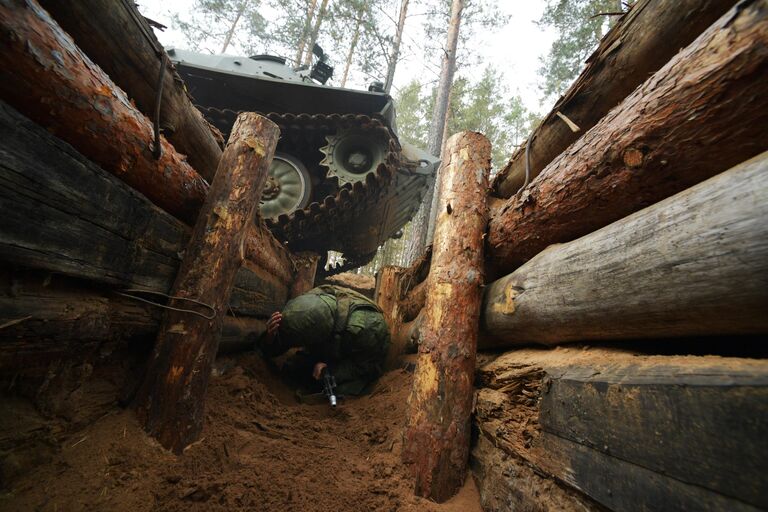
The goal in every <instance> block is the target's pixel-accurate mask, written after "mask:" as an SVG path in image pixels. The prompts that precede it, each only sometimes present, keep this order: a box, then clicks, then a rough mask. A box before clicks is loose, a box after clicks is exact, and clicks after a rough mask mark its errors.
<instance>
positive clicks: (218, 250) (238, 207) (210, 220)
mask: <svg viewBox="0 0 768 512" xmlns="http://www.w3.org/2000/svg"><path fill="white" fill-rule="evenodd" d="M279 135H280V131H279V129H278V128H277V125H275V124H274V123H272V122H271V121H269V120H268V119H267V118H265V117H262V116H259V115H258V114H254V113H244V114H240V116H238V118H237V121H235V125H234V126H233V127H232V134H231V135H230V138H229V142H228V144H227V148H226V149H225V150H224V155H223V156H222V158H221V161H220V163H219V168H218V170H217V171H216V178H215V179H214V181H213V184H212V186H211V190H210V192H209V193H208V197H207V199H206V201H205V204H204V206H203V209H202V211H201V212H200V217H199V219H198V222H197V223H196V224H195V230H194V231H193V233H192V239H191V240H190V242H189V245H188V247H187V249H186V251H185V254H184V260H183V262H182V265H181V268H180V269H179V274H178V276H177V277H176V282H175V283H174V286H173V290H172V292H171V295H174V296H177V297H184V298H187V299H193V300H197V301H200V302H202V303H205V304H208V305H209V306H210V308H211V310H212V312H213V314H214V315H215V316H214V317H213V318H207V317H203V316H192V315H190V314H188V313H184V312H181V311H174V310H167V311H166V312H165V315H164V317H163V322H162V324H161V326H160V332H159V334H158V337H157V342H156V345H155V349H154V351H153V355H152V358H151V360H150V363H149V366H148V369H147V374H146V376H145V379H144V383H143V384H142V387H141V389H140V390H139V393H138V396H137V402H136V411H137V413H138V416H139V418H140V421H141V422H142V423H143V424H144V428H145V429H146V430H147V431H148V432H149V433H150V434H151V435H152V436H154V437H156V438H157V439H158V441H160V443H161V444H162V445H163V446H165V447H166V448H168V449H170V450H173V451H174V452H175V453H181V452H182V450H183V449H184V448H185V447H186V446H188V445H189V444H190V443H192V442H194V441H196V440H197V438H198V437H199V435H200V431H201V430H202V428H203V411H204V405H203V404H204V398H205V392H206V389H207V387H208V378H209V376H210V373H211V364H212V363H213V359H214V357H215V356H216V351H217V349H218V339H219V336H220V334H221V327H222V322H223V317H224V315H226V311H227V309H226V308H227V304H228V303H229V294H230V291H231V290H232V285H233V284H234V281H235V275H236V273H237V270H238V268H239V267H240V261H241V258H238V254H239V253H240V251H241V247H243V243H244V239H245V233H246V226H248V225H249V224H250V223H251V222H252V219H253V216H254V213H255V212H256V208H257V207H258V204H259V198H260V197H261V192H262V189H263V188H264V183H265V181H266V178H267V172H268V170H269V165H270V164H271V162H272V156H273V155H274V151H275V147H276V146H277V139H278V137H279ZM171 303H172V305H174V306H176V307H184V306H187V305H188V303H186V302H182V301H179V300H174V301H172V302H171Z"/></svg>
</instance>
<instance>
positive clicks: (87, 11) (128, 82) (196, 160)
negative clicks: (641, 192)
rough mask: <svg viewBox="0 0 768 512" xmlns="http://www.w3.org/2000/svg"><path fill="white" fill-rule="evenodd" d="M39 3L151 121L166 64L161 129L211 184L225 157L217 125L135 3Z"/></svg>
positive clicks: (120, 0) (108, 0)
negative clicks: (197, 102) (202, 109)
mask: <svg viewBox="0 0 768 512" xmlns="http://www.w3.org/2000/svg"><path fill="white" fill-rule="evenodd" d="M40 3H41V4H42V6H43V7H44V8H45V9H47V10H48V12H50V13H51V14H52V15H53V17H54V18H55V19H56V22H57V23H58V24H59V25H61V27H62V28H63V29H64V30H65V31H67V33H68V34H69V35H70V36H72V38H73V39H74V40H75V43H76V44H77V46H78V47H79V48H81V49H82V50H83V51H84V52H85V53H86V54H87V55H88V57H89V58H90V59H91V60H93V62H95V63H96V64H97V65H98V66H99V67H101V69H103V70H104V71H105V72H106V73H107V74H108V75H109V77H110V78H111V79H112V80H113V81H114V82H115V83H116V84H117V85H118V86H119V87H120V88H122V89H123V90H124V91H125V92H126V93H127V95H128V97H129V98H131V99H132V100H133V101H134V102H135V103H136V106H137V107H138V109H139V110H140V111H141V112H142V113H143V114H144V115H145V116H147V117H148V118H150V119H154V115H155V103H156V102H157V90H156V88H157V77H158V73H159V70H160V66H161V65H162V66H163V67H164V69H165V71H164V77H163V87H162V95H161V97H160V127H161V129H162V130H163V134H164V135H165V136H166V137H167V138H168V140H169V141H170V143H171V144H173V146H174V147H175V148H176V150H177V151H179V152H180V153H182V154H184V155H187V158H188V159H189V163H190V164H191V165H192V167H194V168H195V169H196V170H197V171H198V172H199V173H200V175H201V176H203V177H204V178H205V179H207V180H208V182H209V183H210V182H212V181H213V176H214V174H215V173H216V165H217V164H218V162H219V159H220V158H221V145H222V142H223V141H222V140H221V134H218V133H216V134H215V135H214V130H215V129H214V128H212V127H211V126H210V125H209V124H208V123H207V122H206V121H205V119H203V116H202V114H201V113H200V112H199V111H198V110H197V109H196V108H195V107H194V106H193V105H192V102H191V101H190V99H189V95H188V94H187V90H186V87H185V85H184V81H183V80H182V79H181V78H180V77H179V75H178V73H176V70H175V69H174V67H173V64H171V62H170V60H169V59H168V58H167V57H165V58H164V54H165V50H164V49H163V47H162V45H161V44H160V43H159V42H158V40H157V38H156V37H155V34H154V32H153V31H152V28H151V27H150V26H149V24H147V22H146V21H145V20H144V17H143V16H141V14H139V11H138V10H137V9H136V6H135V4H134V3H133V2H132V1H130V0H77V1H73V2H61V1H58V0H41V2H40Z"/></svg>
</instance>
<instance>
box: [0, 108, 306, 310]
mask: <svg viewBox="0 0 768 512" xmlns="http://www.w3.org/2000/svg"><path fill="white" fill-rule="evenodd" d="M0 216H1V217H2V219H3V229H2V231H0V260H2V261H3V262H5V263H6V264H15V265H19V266H22V267H33V268H39V269H43V270H48V271H51V272H59V273H63V274H66V275H70V276H74V277H79V278H85V279H89V280H92V281H96V282H100V283H105V284H109V285H117V286H126V287H136V288H144V289H150V290H156V291H161V292H167V291H168V290H169V289H170V286H171V283H172V282H173V280H174V278H175V276H176V272H177V269H178V265H179V261H180V256H179V255H180V254H181V253H182V251H183V250H184V248H185V247H186V244H187V241H188V239H189V228H188V227H187V226H186V225H184V224H183V223H182V222H181V221H179V220H177V219H175V218H173V217H172V216H171V215H169V214H167V213H165V212H163V211H162V210H160V209H159V208H157V207H156V206H154V205H153V204H152V203H150V202H149V201H148V200H147V199H146V198H145V197H143V196H142V195H141V194H138V193H137V192H136V191H135V190H133V189H132V188H131V187H129V186H128V185H126V184H125V183H123V182H122V181H120V180H119V179H117V178H115V177H114V176H112V175H111V174H109V173H106V172H104V171H103V170H102V169H100V168H99V167H97V166H96V165H94V164H93V163H92V162H90V161H88V160H87V159H86V158H84V157H83V156H82V155H80V154H79V153H78V152H77V151H75V150H74V149H73V148H72V147H71V146H69V145H68V144H66V143H64V142H62V141H61V140H59V139H57V138H56V137H54V136H52V135H51V134H49V133H48V132H46V131H45V130H44V129H42V128H41V127H39V126H37V125H36V124H34V123H32V122H31V121H29V120H28V119H26V118H24V117H23V116H21V115H20V114H19V113H18V112H16V111H14V110H13V109H11V108H10V107H8V106H7V105H5V104H3V103H2V102H0ZM251 239H252V242H251V245H252V247H253V250H250V251H246V258H247V259H246V262H245V264H244V267H243V268H242V269H241V270H240V272H239V274H238V280H237V281H236V284H235V293H234V295H233V302H232V307H233V309H234V311H235V312H236V313H238V314H245V315H256V316H267V315H269V314H270V313H272V312H273V311H275V309H279V308H280V307H282V305H283V304H284V303H285V301H287V300H288V290H289V286H290V282H291V277H292V262H291V259H290V255H289V253H288V252H287V250H286V249H285V248H284V247H282V246H281V245H280V244H279V243H278V242H277V241H275V240H274V237H272V235H271V233H269V231H268V230H267V229H266V228H265V227H264V226H263V224H262V225H257V226H255V227H254V228H253V232H252V234H251ZM248 245H249V244H246V246H248ZM256 258H259V259H258V260H256ZM254 260H256V261H254ZM261 262H265V263H266V265H265V266H262V265H261V264H260V263H261Z"/></svg>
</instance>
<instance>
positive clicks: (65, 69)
mask: <svg viewBox="0 0 768 512" xmlns="http://www.w3.org/2000/svg"><path fill="white" fill-rule="evenodd" d="M0 41H2V45H3V51H2V52H0V70H1V71H0V95H2V98H3V100H5V101H7V102H8V103H10V104H11V105H13V106H14V107H15V108H17V109H18V110H20V111H22V112H23V113H24V114H25V115H26V116H27V117H29V118H30V119H32V120H33V121H35V122H37V123H38V124H40V125H42V126H43V127H45V128H47V129H48V130H49V131H50V132H51V133H53V134H54V135H56V136H58V137H60V138H61V139H63V140H65V141H67V142H69V143H70V144H72V145H73V146H75V147H76V148H77V149H78V150H79V151H80V152H81V153H83V155H85V156H86V157H87V158H88V159H90V160H92V161H94V162H95V163H96V164H98V165H99V166H101V167H102V168H104V169H105V170H106V171H109V172H111V173H112V174H114V175H115V176H117V177H119V178H120V179H122V180H123V181H125V182H126V183H128V184H129V185H131V186H132V187H133V188H135V189H136V190H138V191H139V192H141V193H142V194H144V195H145V196H147V197H148V198H149V199H150V200H151V201H152V202H153V203H155V204H156V205H158V206H159V207H161V208H162V209H164V210H165V211H167V212H169V213H171V214H173V215H174V216H175V217H177V218H179V219H181V220H183V221H185V222H187V223H193V222H194V220H195V219H196V218H197V212H198V210H199V209H200V206H201V205H202V203H203V200H204V199H205V194H206V191H207V188H208V186H207V183H206V182H205V180H204V179H203V178H202V177H201V176H200V175H199V174H198V173H197V172H196V171H195V170H194V169H192V167H191V166H190V165H189V164H188V163H187V162H186V160H185V159H184V158H183V157H182V156H181V155H179V154H178V153H177V152H176V151H175V150H174V149H173V146H171V145H170V144H169V143H168V142H167V141H166V140H165V138H163V137H161V138H160V144H161V147H162V154H161V156H160V157H159V158H157V159H156V158H155V157H154V156H153V154H152V148H153V128H152V123H150V122H149V120H148V119H147V118H145V117H144V116H143V115H142V114H141V113H140V112H139V111H138V110H136V108H135V107H133V106H132V105H131V103H130V99H129V98H128V97H127V96H126V95H125V93H124V92H123V91H122V90H120V89H119V88H118V87H117V86H116V85H115V84H114V83H113V82H112V81H111V80H110V79H109V77H108V76H107V75H106V74H105V73H104V72H103V71H102V70H101V69H100V68H99V67H98V66H96V65H95V64H94V63H93V62H91V61H90V60H89V59H88V57H86V56H85V54H83V52H82V51H80V49H78V48H77V46H75V44H74V43H73V42H72V39H71V38H70V37H69V36H68V35H67V34H66V33H64V31H63V30H62V29H61V28H60V27H59V26H58V25H57V24H56V22H55V21H53V20H52V19H51V17H50V16H49V15H48V13H47V12H46V11H45V10H43V9H42V8H41V7H40V6H39V5H38V4H37V2H36V1H35V0H14V1H10V2H3V3H2V4H0Z"/></svg>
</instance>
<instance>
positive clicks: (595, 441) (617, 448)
mask: <svg viewBox="0 0 768 512" xmlns="http://www.w3.org/2000/svg"><path fill="white" fill-rule="evenodd" d="M478 380H479V381H480V382H481V383H482V384H481V387H480V389H479V391H478V394H477V406H476V413H475V418H476V422H477V425H478V430H479V431H480V436H481V437H484V438H486V439H487V440H489V441H490V442H491V443H492V444H493V445H494V446H497V447H499V448H501V449H502V450H503V451H504V452H506V454H508V455H510V456H512V457H514V458H521V459H523V460H524V461H525V462H526V464H527V465H529V466H531V467H532V468H533V469H534V470H536V472H537V473H539V474H543V475H551V476H553V477H555V478H557V479H558V480H559V481H560V482H563V483H565V484H566V485H568V486H570V488H571V489H572V490H579V491H581V492H583V493H584V494H586V495H587V496H589V497H591V498H592V499H594V500H595V501H597V502H599V503H600V504H601V505H603V506H604V507H607V509H609V510H627V511H642V510H739V511H750V512H753V511H756V510H763V509H765V508H766V506H768V494H766V492H765V486H764V485H762V480H764V479H762V480H761V481H760V482H756V481H755V479H754V475H764V474H765V473H766V470H768V467H766V466H767V465H768V464H767V463H766V461H767V460H768V449H766V445H765V437H766V435H768V425H767V424H766V423H765V422H763V421H751V420H748V419H747V418H763V417H765V415H766V414H768V362H766V361H765V360H760V359H743V358H737V357H727V358H725V357H718V356H644V355H641V354H637V353H634V352H629V351H625V350H616V349H613V350H607V349H600V348H590V349H588V350H585V349H584V348H583V347H575V348H570V347H561V348H559V349H558V350H535V349H520V350H517V351H514V352H509V353H507V354H503V355H502V356H500V357H498V358H497V359H495V360H494V361H493V362H492V363H489V364H488V365H486V366H484V367H482V368H481V369H479V370H478ZM734 418H744V420H743V421H734ZM723 432H728V435H723ZM514 476H515V475H514V474H513V475H509V477H510V480H509V484H514V480H513V479H512V478H513V477H514ZM495 491H496V492H498V493H499V494H501V493H503V492H504V489H503V486H502V489H498V490H495Z"/></svg>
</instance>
